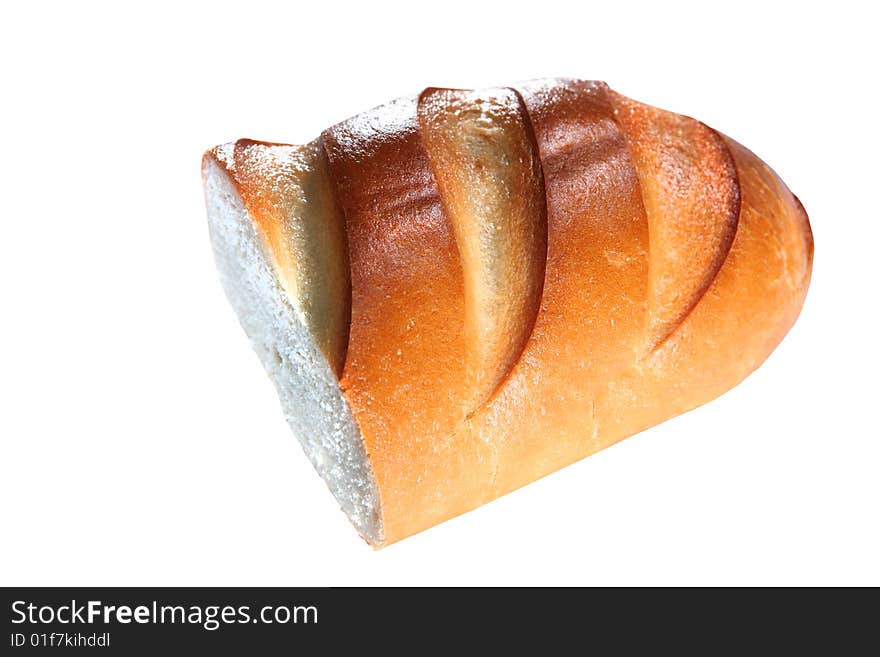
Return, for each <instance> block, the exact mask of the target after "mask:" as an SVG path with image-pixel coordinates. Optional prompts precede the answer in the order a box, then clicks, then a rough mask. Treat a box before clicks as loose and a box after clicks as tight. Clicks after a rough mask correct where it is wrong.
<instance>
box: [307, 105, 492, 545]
mask: <svg viewBox="0 0 880 657" xmlns="http://www.w3.org/2000/svg"><path fill="white" fill-rule="evenodd" d="M324 143H325V147H326V149H327V153H328V156H329V161H330V169H331V174H332V176H333V178H334V180H335V181H336V185H337V190H338V195H339V200H340V203H341V205H342V207H343V208H344V211H345V216H346V225H347V229H348V236H349V239H348V242H349V252H350V261H351V281H352V327H351V333H350V339H349V347H348V360H347V362H346V365H345V371H344V373H343V376H342V380H341V386H342V388H343V390H344V393H345V396H346V398H347V399H348V401H349V404H350V405H351V407H352V410H353V411H354V414H355V417H356V418H357V421H358V424H359V426H360V428H361V432H362V434H363V437H364V442H365V446H366V449H367V453H368V454H369V455H370V459H371V461H372V465H373V471H374V473H375V475H376V479H377V482H378V485H379V489H380V493H381V496H382V516H383V525H384V531H385V536H386V540H388V542H392V541H394V540H396V539H397V538H401V537H403V536H406V535H408V534H411V533H414V532H415V531H418V530H420V529H423V528H424V527H426V526H427V524H426V523H427V522H431V520H432V519H433V522H439V521H440V519H441V518H443V517H451V516H452V515H455V514H457V513H461V512H462V511H463V510H465V509H466V508H468V505H469V504H470V503H471V500H473V499H474V498H475V496H478V495H479V488H478V485H477V484H478V483H479V481H480V477H479V476H478V475H477V474H476V471H478V469H479V467H480V464H481V463H484V462H486V461H487V460H488V456H487V455H488V451H489V450H488V447H487V446H486V445H483V444H479V443H462V442H461V441H460V440H459V436H458V435H457V433H458V428H459V427H460V426H461V423H462V421H463V420H464V417H465V415H466V407H465V404H464V403H463V400H465V399H466V396H467V392H468V391H467V386H466V367H465V354H466V346H465V337H464V285H463V281H462V272H461V263H460V261H459V257H458V251H457V248H456V243H455V236H454V234H453V231H452V228H451V226H450V225H449V222H448V221H447V220H446V217H445V216H444V213H443V208H442V205H441V203H440V194H439V190H438V189H437V186H436V183H435V182H434V178H433V175H432V172H431V166H430V162H429V161H428V157H427V155H426V153H425V151H424V149H423V147H422V144H421V141H420V138H419V134H418V121H417V115H416V101H415V99H411V100H410V99H407V100H401V101H397V102H395V103H391V104H390V105H386V106H383V107H381V108H378V109H375V110H373V111H371V112H368V113H366V114H363V115H360V116H359V117H356V118H355V119H352V120H350V121H346V122H344V123H342V124H340V125H337V126H334V127H333V128H331V129H330V130H328V131H327V132H326V133H325V134H324ZM431 524H433V523H431Z"/></svg>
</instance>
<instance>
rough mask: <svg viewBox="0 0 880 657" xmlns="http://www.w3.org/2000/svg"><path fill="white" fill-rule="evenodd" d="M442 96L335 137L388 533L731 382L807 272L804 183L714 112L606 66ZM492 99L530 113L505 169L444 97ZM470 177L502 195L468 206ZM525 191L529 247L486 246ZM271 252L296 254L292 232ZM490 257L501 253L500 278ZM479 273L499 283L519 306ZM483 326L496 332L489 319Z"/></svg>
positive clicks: (359, 370) (777, 326) (506, 138)
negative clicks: (596, 76) (681, 110)
mask: <svg viewBox="0 0 880 657" xmlns="http://www.w3.org/2000/svg"><path fill="white" fill-rule="evenodd" d="M437 94H438V90H429V91H428V92H426V95H423V96H422V105H421V106H420V104H419V99H417V98H411V99H401V100H398V101H394V102H393V103H390V104H388V105H385V106H382V107H379V108H376V109H374V110H372V111H370V112H367V113H365V114H362V115H359V116H358V117H355V118H353V119H350V120H348V121H345V122H343V123H341V124H339V125H336V126H334V127H332V128H330V129H329V130H327V131H326V132H325V133H324V134H323V135H322V137H321V139H320V140H319V142H317V143H318V144H319V146H320V149H321V155H322V157H326V166H327V171H328V176H329V180H330V182H331V184H332V187H333V189H334V193H335V197H336V201H337V203H338V205H339V208H340V212H341V215H342V216H344V225H345V234H346V243H347V247H346V253H347V258H346V262H347V264H348V266H349V267H350V285H351V305H350V330H347V333H346V336H347V355H346V356H345V361H344V367H343V368H341V377H340V386H341V390H342V392H343V394H344V396H345V398H346V400H347V401H348V403H349V405H350V406H351V409H352V411H353V413H354V416H355V418H356V420H357V423H358V425H359V427H360V430H361V433H362V437H363V441H364V445H365V447H366V451H367V453H368V455H369V459H370V461H371V464H372V467H373V471H374V473H375V477H376V481H377V484H378V488H379V492H380V496H381V514H382V522H383V526H384V541H385V544H387V543H392V542H394V541H397V540H399V539H401V538H404V537H406V536H409V535H411V534H413V533H415V532H418V531H421V530H423V529H425V528H427V527H430V526H432V525H434V524H437V523H439V522H442V521H443V520H446V519H448V518H451V517H453V516H455V515H458V514H460V513H463V512H465V511H467V510H469V509H472V508H474V507H476V506H479V505H481V504H483V503H485V502H488V501H490V500H492V499H494V498H496V497H498V496H500V495H503V494H504V493H506V492H509V491H511V490H513V489H515V488H517V487H519V486H522V485H524V484H527V483H529V482H531V481H533V480H535V479H537V478H539V477H542V476H544V475H546V474H549V473H550V472H553V471H554V470H557V469H559V468H561V467H563V466H565V465H567V464H569V463H572V462H574V461H576V460H579V459H581V458H583V457H585V456H587V455H589V454H592V453H594V452H596V451H597V450H599V449H602V448H604V447H607V446H609V445H611V444H613V443H615V442H617V441H619V440H621V439H622V438H625V437H627V436H629V435H632V434H634V433H636V432H638V431H641V430H643V429H645V428H647V427H650V426H652V425H655V424H658V423H659V422H662V421H663V420H665V419H668V418H670V417H672V416H674V415H677V414H679V413H682V412H685V411H687V410H689V409H692V408H694V407H696V406H698V405H700V404H703V403H705V402H707V401H709V400H711V399H713V398H714V397H716V396H718V395H719V394H721V393H723V392H724V391H726V390H728V389H730V388H731V387H733V386H734V385H736V384H737V383H738V382H739V381H741V380H742V379H743V378H744V377H745V376H746V375H748V374H749V373H750V372H751V371H753V370H754V369H755V368H756V367H758V366H759V365H760V364H761V363H762V362H763V361H764V359H765V358H767V356H768V355H769V354H770V352H771V351H772V350H773V349H774V348H775V346H776V345H777V344H778V343H779V341H780V340H781V339H782V338H783V336H784V335H785V333H786V332H787V331H788V329H789V328H790V327H791V325H792V324H793V322H794V320H795V319H796V317H797V315H798V313H799V311H800V308H801V306H802V304H803V300H804V296H805V294H806V290H807V287H808V284H809V278H810V272H811V267H812V255H813V244H812V234H811V232H810V226H809V221H808V219H807V216H806V213H805V212H804V210H803V207H802V206H801V204H800V202H799V201H798V200H797V199H796V198H795V197H794V195H793V194H792V193H791V192H790V191H789V190H788V188H787V187H786V186H785V184H784V183H782V181H781V180H780V179H779V178H778V176H776V174H775V173H774V172H773V171H772V170H771V169H770V168H769V167H768V166H767V165H766V164H764V163H763V162H761V161H760V160H759V159H758V158H757V157H756V156H755V155H754V154H752V153H751V152H750V151H748V150H747V149H745V148H744V147H742V146H741V145H739V144H738V143H737V142H735V141H733V140H731V139H729V138H727V137H725V136H723V135H720V134H719V133H716V132H715V131H713V130H712V129H710V128H708V127H707V126H705V125H703V124H701V123H699V122H698V121H695V120H693V119H689V118H686V117H682V116H679V115H675V114H672V113H669V112H664V111H663V110H658V109H656V108H652V107H649V106H647V105H643V104H641V103H638V102H636V101H632V100H630V99H628V98H625V97H623V96H621V95H619V94H617V93H615V92H613V91H611V90H610V89H609V88H608V87H607V86H606V85H605V84H604V83H600V82H587V81H580V80H562V79H555V80H539V81H534V82H529V83H524V84H521V85H518V86H516V87H515V88H512V89H506V90H494V91H493V90H489V91H485V92H480V93H479V94H476V95H475V94H469V93H466V92H450V91H449V90H443V91H442V92H441V93H440V100H439V101H438V100H437V99H438V95H437ZM444 94H445V95H444ZM450 94H451V95H450ZM487 94H488V95H489V96H491V97H492V98H494V99H496V100H497V99H501V100H498V101H497V102H498V103H499V106H500V107H502V109H504V108H510V107H514V106H515V105H516V104H517V103H519V106H518V107H520V109H521V112H520V114H516V113H510V114H508V115H505V116H508V119H505V121H507V123H505V122H504V121H501V125H502V126H503V128H502V129H500V130H497V131H494V132H491V134H488V136H487V137H486V139H487V140H488V141H487V143H486V144H485V145H484V146H485V149H484V150H481V153H492V154H493V155H492V157H494V158H497V159H498V160H499V162H497V163H496V164H495V165H492V166H493V167H495V168H493V169H492V171H491V172H490V173H491V175H492V176H493V177H491V178H486V177H485V176H484V177H481V176H482V173H481V174H480V175H477V174H475V173H474V170H473V169H472V168H471V169H468V168H467V167H473V166H474V162H476V161H477V160H476V159H475V160H473V161H470V162H464V163H462V162H461V158H465V159H466V158H467V157H468V155H467V152H466V151H462V149H461V144H460V143H459V142H456V141H455V140H456V139H457V138H458V135H456V133H455V131H456V130H463V129H465V128H463V127H462V124H461V123H460V122H459V120H458V119H457V118H450V116H451V115H447V114H443V112H446V111H447V110H449V108H450V107H453V106H456V104H457V103H465V104H467V103H469V102H477V101H478V100H479V98H481V97H486V95H487ZM426 99H428V101H426ZM450 99H451V100H450ZM475 99H476V100H475ZM453 101H454V102H453ZM426 102H429V105H426ZM437 102H439V105H430V103H437ZM493 102H494V101H493ZM453 109H456V108H455V107H453ZM458 109H460V108H458ZM499 111H500V110H499ZM505 111H506V110H505ZM518 111H519V110H518ZM502 114H503V112H502ZM438 117H439V118H438ZM517 117H518V118H517ZM524 135H527V136H528V140H526V139H525V138H524V137H523V136H524ZM493 140H495V141H493ZM481 148H482V146H481ZM529 148H531V149H532V151H529ZM530 152H531V153H533V155H530ZM511 153H514V154H515V155H510V154H511ZM530 157H534V161H533V162H531V163H530V164H529V163H528V162H529V158H530ZM455 158H459V159H458V160H456V159H455ZM524 162H525V163H527V164H528V166H532V167H533V168H534V171H531V172H530V173H529V172H528V171H527V169H528V166H526V167H525V168H523V163H524ZM511 172H513V173H511ZM523 172H526V173H527V175H526V174H523ZM514 174H515V175H514ZM499 180H502V181H505V182H503V183H498V181H499ZM510 181H514V182H512V183H511V182H510ZM496 183H498V184H496ZM254 184H255V185H256V187H260V184H261V183H260V180H259V179H257V180H255V182H254ZM475 185H476V186H479V190H477V191H479V193H481V194H483V193H484V194H486V195H489V197H487V198H488V200H486V199H484V198H482V197H481V199H480V202H479V203H474V202H471V201H472V198H471V197H469V196H468V194H471V195H473V194H475V193H476V192H475V191H474V186H475ZM536 194H537V195H538V196H537V197H536V196H535V195H536ZM486 208H489V210H486ZM499 208H500V210H499ZM523 208H525V210H523ZM508 210H509V211H510V212H512V213H520V212H522V213H523V216H529V217H532V218H534V217H538V219H537V220H536V223H534V224H528V222H526V223H522V222H520V223H516V224H510V225H509V226H508V227H506V228H505V230H506V231H507V232H506V233H505V235H507V236H508V237H510V235H514V237H513V238H511V239H514V240H515V241H516V243H515V244H514V245H513V247H511V245H510V243H509V242H508V243H507V244H506V245H505V243H504V240H500V241H498V242H493V241H492V240H489V241H487V242H481V243H479V244H477V246H476V247H474V245H473V243H472V241H471V242H469V241H468V240H472V236H473V235H475V234H477V233H478V232H479V230H478V229H479V228H480V226H481V223H480V222H486V221H490V222H491V221H495V220H496V219H498V220H504V219H505V218H506V216H507V215H506V214H505V213H506V212H508ZM493 213H494V214H493ZM487 217H488V219H487ZM475 226H476V228H474V227H475ZM535 226H537V227H538V228H537V229H536V228H535ZM542 236H543V239H545V240H546V243H542V242H541V240H542ZM523 240H531V242H530V243H529V244H525V245H524V244H522V242H523ZM268 248H269V250H270V251H271V252H272V253H273V255H274V257H275V258H276V260H277V261H278V262H280V263H284V262H287V263H288V264H287V265H285V266H288V267H290V268H291V269H292V270H295V269H296V266H297V265H296V263H295V262H290V258H289V254H288V253H286V252H285V249H286V248H288V247H286V246H285V245H284V243H283V242H282V241H279V240H275V241H272V240H270V241H269V242H268ZM511 253H515V254H517V255H516V260H522V261H524V262H525V265H524V267H523V268H522V269H515V268H513V267H511V263H512V262H513V261H514V259H511V258H510V257H509V254H511ZM535 254H540V255H541V256H542V258H543V259H541V261H540V263H539V264H540V267H539V268H536V265H535V263H534V262H533V256H534V255H535ZM505 258H507V260H505ZM285 259H287V260H285ZM493 259H494V260H493ZM488 261H493V266H495V267H498V269H497V271H501V272H503V276H501V277H500V279H498V280H494V281H491V283H490V282H486V281H490V280H491V276H489V275H488V274H487V273H486V271H488V269H486V263H487V262H488ZM499 263H500V264H499ZM481 268H482V269H481ZM475 285H483V286H489V287H491V286H492V285H494V286H496V287H495V288H493V290H495V291H496V292H497V291H498V290H500V292H498V294H503V295H507V298H508V301H509V305H510V308H509V309H508V308H503V307H502V306H499V305H497V304H496V305H493V303H495V302H489V301H486V300H485V299H486V298H489V297H485V296H484V297H480V296H479V295H475V294H473V288H474V286H475ZM490 296H491V295H490ZM475 299H476V300H475ZM343 303H344V300H343ZM508 310H509V312H508ZM505 313H507V314H505ZM499 317H501V318H502V319H498V318H499ZM510 318H513V320H512V322H511V319H510ZM475 324H476V325H478V326H482V327H483V329H485V327H489V329H488V330H489V332H490V333H491V336H490V337H491V338H492V339H490V340H485V339H484V340H483V341H482V342H481V341H480V339H479V337H475V336H478V332H476V333H475V329H474V325H475ZM475 349H476V351H475ZM475 353H476V354H477V355H476V356H475ZM475 363H476V365H475ZM475 368H476V369H478V370H480V371H481V372H483V374H484V375H485V376H484V379H479V380H478V382H477V384H475V375H474V370H475ZM486 373H488V374H486ZM487 382H488V383H487ZM475 390H476V392H475Z"/></svg>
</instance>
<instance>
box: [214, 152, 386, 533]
mask: <svg viewBox="0 0 880 657" xmlns="http://www.w3.org/2000/svg"><path fill="white" fill-rule="evenodd" d="M202 172H203V177H204V185H205V200H206V204H207V213H208V226H209V232H210V237H211V244H212V247H213V250H214V258H215V260H216V263H217V268H218V270H219V274H220V279H221V282H222V284H223V288H224V291H225V292H226V296H227V297H228V299H229V302H230V303H231V305H232V307H233V309H234V310H235V312H236V314H237V315H238V318H239V322H240V323H241V325H242V328H244V331H245V333H246V334H247V335H248V337H249V338H250V342H251V345H252V346H253V348H254V350H255V351H256V352H257V355H258V356H259V358H260V361H261V362H262V363H263V367H264V368H265V369H266V372H267V373H268V374H269V377H270V378H271V380H272V381H273V383H274V384H275V388H276V389H277V391H278V396H279V397H280V399H281V405H282V407H283V410H284V416H285V417H286V418H287V422H288V424H289V425H290V427H291V429H292V430H293V433H294V435H295V436H296V437H297V439H298V440H299V442H300V444H301V445H302V447H303V450H304V451H305V453H306V456H307V457H308V458H309V460H310V461H311V463H312V465H313V466H314V468H315V470H317V471H318V474H319V475H321V477H322V478H323V479H324V482H325V483H326V484H327V487H328V488H329V489H330V491H331V492H332V493H333V495H334V497H335V498H336V501H337V502H338V503H339V506H340V507H341V508H342V510H343V511H344V512H345V513H346V515H347V516H348V518H349V520H350V521H351V522H352V524H353V525H354V526H355V528H356V529H357V531H358V532H359V533H360V534H361V536H363V537H364V539H365V540H366V541H367V542H368V543H369V544H370V545H372V546H374V547H380V546H381V545H383V543H384V535H383V529H382V519H381V513H380V500H379V492H378V487H377V485H376V480H375V477H374V475H373V471H372V467H371V465H370V461H369V459H368V457H367V454H366V450H365V448H364V443H363V440H362V438H361V433H360V430H359V428H358V425H357V423H356V421H355V419H354V415H353V414H352V411H351V408H350V407H349V405H348V402H347V401H346V400H345V398H344V397H343V394H342V391H341V390H340V388H339V382H338V380H337V378H336V374H335V373H334V372H333V370H332V368H331V366H330V363H329V362H328V360H327V358H326V357H325V356H324V354H323V353H322V351H321V349H320V348H319V345H318V344H317V342H316V340H315V339H314V337H313V336H312V335H311V333H310V332H309V330H308V328H307V327H306V326H305V325H304V323H303V322H302V320H301V318H300V317H299V315H298V314H297V313H296V312H295V310H294V308H293V306H292V305H291V303H290V301H289V299H288V298H287V296H286V294H285V292H284V289H283V286H282V285H281V283H280V282H279V280H278V277H277V275H276V273H275V270H274V268H273V266H272V264H271V261H270V259H269V256H268V254H267V246H266V244H264V241H263V240H262V239H261V238H260V236H259V234H258V232H257V230H256V228H255V225H254V220H253V218H252V217H251V216H250V214H249V212H248V210H247V207H246V205H245V203H244V201H243V199H242V197H241V195H240V193H239V191H238V189H237V188H236V186H235V184H234V182H233V181H232V179H231V178H230V175H229V172H228V169H227V168H226V166H224V163H222V162H221V161H218V159H217V157H216V156H215V155H214V154H213V153H211V152H209V153H208V154H206V156H205V158H204V161H203V167H202Z"/></svg>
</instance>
